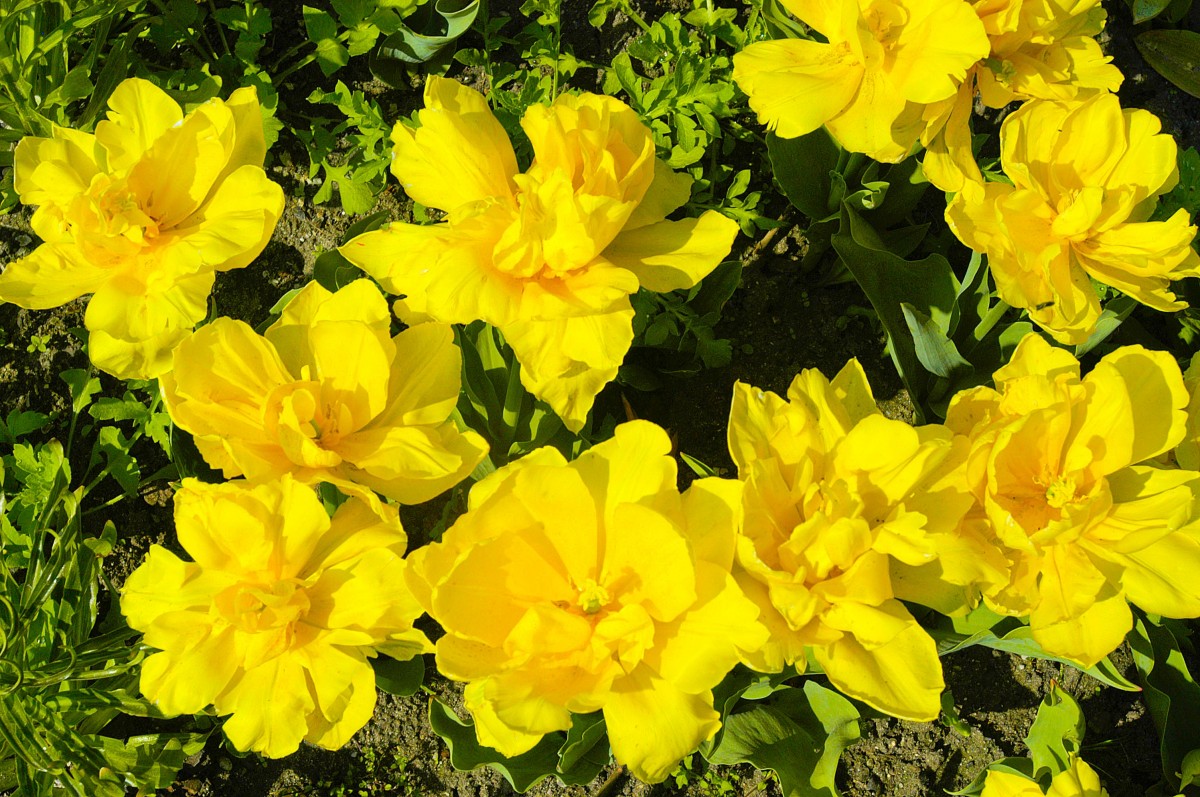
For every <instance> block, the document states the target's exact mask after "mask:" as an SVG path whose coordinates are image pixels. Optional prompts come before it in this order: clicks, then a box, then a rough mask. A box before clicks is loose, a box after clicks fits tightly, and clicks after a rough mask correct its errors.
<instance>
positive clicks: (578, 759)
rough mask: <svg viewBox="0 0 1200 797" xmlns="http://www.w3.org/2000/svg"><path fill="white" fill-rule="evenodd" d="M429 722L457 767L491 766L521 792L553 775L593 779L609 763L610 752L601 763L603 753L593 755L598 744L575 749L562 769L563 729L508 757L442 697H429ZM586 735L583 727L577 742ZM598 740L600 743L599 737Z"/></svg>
mask: <svg viewBox="0 0 1200 797" xmlns="http://www.w3.org/2000/svg"><path fill="white" fill-rule="evenodd" d="M429 725H430V727H432V728H433V730H434V732H435V733H436V734H437V735H438V736H440V737H442V739H443V740H445V742H446V746H447V747H449V748H450V763H451V764H453V765H454V768H455V769H458V770H463V771H467V770H474V769H479V768H481V767H491V768H492V769H494V770H496V771H497V772H499V773H500V774H501V775H502V776H503V777H504V779H505V780H506V781H508V783H509V785H510V786H512V787H513V788H514V789H516V790H517V792H518V793H521V794H524V793H525V792H526V791H528V790H529V789H530V788H532V787H533V786H534V784H536V783H538V782H539V781H541V780H543V779H544V778H547V777H549V776H551V775H553V776H555V777H557V778H558V779H559V780H560V781H562V782H563V783H564V784H565V785H567V786H578V785H581V784H584V783H591V782H592V781H593V780H595V778H596V775H598V774H599V773H600V770H601V769H602V768H603V767H604V763H607V756H604V758H605V761H604V763H599V764H598V763H597V761H596V759H598V758H600V756H593V755H591V753H592V752H594V750H595V747H591V748H588V749H587V750H583V751H577V750H572V755H573V757H572V764H573V766H572V767H571V768H569V769H568V770H566V771H563V770H561V769H560V768H559V762H560V750H561V749H562V748H563V747H564V745H566V744H567V736H566V735H565V734H562V733H548V734H546V736H545V737H544V738H543V739H542V740H541V741H540V742H538V743H537V745H535V746H534V748H533V749H532V750H530V751H529V752H527V753H522V754H521V755H519V756H515V757H513V758H506V757H504V756H503V755H501V754H500V753H499V752H498V751H496V750H493V749H492V748H490V747H485V746H484V745H481V744H480V743H479V740H478V739H477V738H476V737H475V725H474V723H473V722H471V721H470V720H467V721H463V720H461V719H459V718H458V716H457V715H456V714H455V713H454V712H453V711H452V710H451V709H450V708H449V707H448V706H447V705H446V704H444V703H442V702H441V701H440V700H430V701H429ZM585 736H586V734H585V733H584V732H583V731H582V730H581V732H580V735H579V741H577V742H576V745H579V744H584V743H585V742H584V737H585ZM596 742H597V746H598V740H596ZM563 757H564V758H565V755H564V756H563Z"/></svg>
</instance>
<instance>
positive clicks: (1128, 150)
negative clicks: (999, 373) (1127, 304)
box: [946, 94, 1200, 344]
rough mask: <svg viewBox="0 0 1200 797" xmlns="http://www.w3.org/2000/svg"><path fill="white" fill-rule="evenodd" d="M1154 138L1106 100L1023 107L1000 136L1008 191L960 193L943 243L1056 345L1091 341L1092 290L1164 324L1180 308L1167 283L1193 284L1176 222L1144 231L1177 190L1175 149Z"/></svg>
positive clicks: (1191, 259)
mask: <svg viewBox="0 0 1200 797" xmlns="http://www.w3.org/2000/svg"><path fill="white" fill-rule="evenodd" d="M1159 129H1160V124H1159V121H1158V118H1157V117H1156V116H1154V115H1153V114H1152V113H1150V112H1149V111H1143V110H1122V109H1121V106H1120V103H1119V102H1118V101H1117V98H1116V97H1115V96H1113V95H1111V94H1098V95H1096V96H1095V97H1093V98H1091V99H1089V100H1087V101H1084V102H1051V101H1048V100H1037V101H1033V102H1028V103H1026V104H1025V105H1023V106H1021V108H1020V109H1019V110H1017V111H1016V112H1015V113H1013V114H1012V115H1011V116H1009V117H1008V118H1007V119H1005V120H1004V124H1003V126H1002V127H1001V128H1000V147H1001V163H1002V164H1003V167H1004V173H1005V174H1006V175H1008V177H1009V178H1010V179H1011V180H1012V184H1011V185H1010V184H1008V183H999V182H996V183H987V184H985V185H982V186H978V185H974V184H971V185H968V186H967V187H966V188H964V190H963V191H961V192H959V193H958V194H956V195H955V197H954V199H953V200H952V201H951V203H950V205H949V207H948V208H947V209H946V220H947V221H948V222H949V223H950V228H951V229H952V230H953V231H954V234H955V235H957V236H958V238H959V239H960V240H961V241H962V242H963V243H965V244H966V245H967V246H969V247H971V248H972V249H974V250H976V251H978V252H984V253H986V254H987V256H988V265H989V267H990V268H991V272H992V276H993V277H994V279H995V281H996V288H997V290H998V292H999V294H1000V298H1002V299H1003V300H1004V301H1006V302H1008V303H1009V304H1011V305H1013V306H1015V307H1022V308H1025V309H1026V310H1027V311H1028V313H1029V317H1030V318H1031V319H1032V320H1033V321H1034V322H1035V323H1037V324H1038V325H1039V326H1041V327H1042V328H1043V329H1045V330H1046V331H1047V332H1049V333H1050V334H1051V335H1052V336H1053V337H1054V338H1055V340H1057V341H1059V342H1061V343H1073V344H1074V343H1082V342H1084V341H1086V340H1087V339H1088V336H1089V335H1091V333H1092V332H1093V331H1094V329H1095V327H1096V321H1097V320H1098V319H1099V317H1100V301H1099V298H1098V297H1097V295H1096V290H1095V288H1093V287H1092V284H1091V280H1093V279H1094V280H1096V281H1098V282H1101V283H1104V284H1105V285H1110V286H1112V287H1114V288H1116V289H1118V290H1120V291H1122V292H1124V293H1126V294H1128V295H1129V296H1131V297H1133V298H1134V299H1136V300H1137V301H1139V302H1141V303H1142V304H1145V305H1147V306H1149V307H1152V308H1154V309H1155V310H1160V311H1163V312H1171V311H1174V310H1179V309H1182V308H1183V307H1185V306H1186V305H1185V304H1184V303H1183V302H1180V301H1177V300H1176V298H1175V295H1174V294H1173V293H1172V292H1171V290H1170V283H1171V282H1172V281H1175V280H1180V279H1183V278H1184V277H1194V276H1200V255H1197V254H1196V251H1195V250H1193V249H1192V246H1191V244H1192V239H1193V238H1195V235H1196V227H1195V226H1193V225H1192V224H1191V223H1190V220H1189V218H1188V212H1187V210H1185V209H1182V208H1181V209H1180V210H1178V211H1177V212H1176V213H1175V215H1173V216H1171V218H1169V219H1167V220H1165V221H1147V219H1148V218H1149V216H1150V214H1151V213H1152V212H1153V210H1154V206H1155V204H1156V198H1157V197H1158V196H1159V195H1160V194H1163V193H1165V192H1167V191H1169V190H1171V188H1173V187H1174V185H1175V183H1176V182H1177V181H1178V174H1177V170H1176V160H1175V158H1176V146H1175V141H1174V139H1173V138H1171V137H1170V136H1168V135H1164V134H1160V133H1159Z"/></svg>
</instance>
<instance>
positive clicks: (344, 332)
mask: <svg viewBox="0 0 1200 797" xmlns="http://www.w3.org/2000/svg"><path fill="white" fill-rule="evenodd" d="M390 326H391V316H390V314H389V313H388V306H387V301H386V300H385V299H384V298H383V296H382V295H381V294H380V293H379V291H378V289H376V288H375V286H374V285H372V284H371V282H370V280H365V279H363V280H356V281H355V282H352V283H350V284H349V285H347V286H345V287H344V288H342V289H341V290H339V291H338V292H337V293H330V292H329V291H327V290H325V289H324V288H322V287H321V286H320V285H318V284H317V283H315V282H313V283H309V284H308V285H307V286H306V287H305V288H304V289H303V290H301V291H300V293H298V294H296V296H295V298H293V299H292V301H291V302H290V303H288V305H287V307H286V308H284V311H283V315H282V316H281V317H280V319H279V320H278V321H276V322H275V323H274V324H273V325H272V326H271V327H270V328H269V329H268V330H267V332H266V337H263V336H260V335H258V334H257V333H256V332H255V331H254V330H253V329H252V328H251V327H250V326H249V325H247V324H244V323H242V322H241V321H233V320H231V319H228V318H218V319H217V320H216V321H214V322H213V323H211V324H209V325H208V326H205V327H201V328H200V329H199V330H197V331H196V332H194V333H193V334H192V335H191V336H190V337H188V338H187V339H186V340H184V341H183V342H182V343H181V344H180V345H179V347H178V348H177V349H176V353H175V369H174V371H173V372H172V373H169V374H165V375H164V376H163V377H162V391H163V398H164V400H165V401H166V404H167V409H168V410H169V411H170V413H171V419H172V420H173V421H174V422H175V423H176V424H178V425H179V426H180V427H181V428H183V429H185V430H187V431H188V432H190V433H191V434H193V435H194V436H195V441H196V447H197V448H198V449H200V453H201V454H203V455H204V458H205V460H206V461H207V462H208V464H209V465H211V466H212V467H214V468H220V469H221V470H222V471H223V472H224V474H225V476H226V478H233V477H235V476H246V477H247V478H249V479H251V480H264V479H275V478H278V477H279V476H282V475H283V474H285V473H290V474H292V475H293V476H295V477H296V478H297V479H299V480H300V481H302V482H304V483H305V484H316V483H318V482H323V481H324V482H331V483H333V484H335V485H337V486H338V487H340V488H342V489H344V490H345V491H347V492H352V493H355V494H357V495H359V496H361V497H364V498H368V499H370V497H371V496H370V491H371V490H375V491H377V492H379V493H382V494H383V495H385V496H387V497H388V498H391V499H393V500H396V501H399V502H401V503H404V504H417V503H421V502H422V501H428V500H429V499H430V498H433V497H434V496H436V495H438V494H439V493H441V492H443V491H445V490H447V489H449V488H450V487H452V486H454V485H455V484H457V483H458V482H460V481H462V480H463V479H464V478H465V477H466V476H467V474H469V473H470V472H471V471H472V470H473V469H474V467H475V466H476V465H477V464H479V461H480V460H481V459H483V456H484V454H486V453H487V443H485V442H484V441H483V438H481V437H480V436H479V435H477V434H475V433H474V432H472V431H464V432H460V431H459V430H458V427H457V426H455V424H454V421H453V420H451V419H450V414H451V413H452V412H453V411H454V405H455V404H456V402H457V401H458V391H459V384H460V376H459V374H460V368H461V363H462V361H461V358H460V355H459V352H458V349H457V348H455V346H454V334H453V332H452V331H451V329H450V327H448V326H446V325H444V324H421V325H418V326H415V327H412V328H410V329H407V330H405V331H404V332H401V333H400V334H399V335H397V336H396V337H394V338H393V337H392V336H391V332H390ZM367 488H369V489H367Z"/></svg>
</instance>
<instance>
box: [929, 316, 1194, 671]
mask: <svg viewBox="0 0 1200 797" xmlns="http://www.w3.org/2000/svg"><path fill="white" fill-rule="evenodd" d="M995 381H996V389H995V390H993V389H992V388H984V387H981V388H975V389H973V390H968V391H965V392H963V393H959V394H958V395H957V396H955V397H954V400H953V401H952V402H951V404H950V410H949V415H948V416H947V419H946V424H947V426H949V427H950V428H951V429H953V430H954V431H956V432H958V433H960V434H963V435H967V436H969V438H970V440H971V453H970V456H969V459H968V468H967V474H966V479H967V484H968V486H969V488H970V489H971V491H972V492H973V493H974V495H975V498H976V500H977V502H978V503H979V505H980V506H982V507H983V510H984V511H985V512H986V514H987V517H988V519H989V520H990V522H991V528H992V532H993V533H994V535H995V538H996V544H997V545H998V546H999V547H1000V549H1001V550H1003V551H1004V553H1005V555H1006V557H1007V558H1008V560H1009V561H1010V563H1011V578H1010V580H1009V581H1008V583H1007V584H1004V585H1002V586H1000V587H998V588H995V589H991V590H987V591H985V594H984V598H985V600H986V601H987V603H988V605H989V606H990V607H991V608H992V609H994V610H995V611H998V612H1000V613H1002V614H1009V615H1014V616H1024V615H1029V624H1030V626H1031V628H1032V630H1033V637H1034V639H1036V640H1037V641H1038V642H1039V643H1040V644H1041V645H1042V647H1044V648H1045V649H1046V650H1048V651H1050V652H1051V653H1054V654H1055V655H1057V656H1062V657H1064V658H1068V659H1071V660H1072V661H1075V662H1078V663H1079V664H1081V665H1083V666H1085V667H1090V666H1092V665H1094V664H1096V663H1097V662H1098V661H1100V660H1101V659H1102V658H1104V657H1105V656H1106V655H1108V653H1110V652H1111V651H1112V650H1114V649H1115V648H1116V647H1117V646H1118V645H1120V644H1121V641H1122V640H1123V639H1124V638H1125V634H1126V632H1128V631H1129V629H1130V627H1131V626H1132V623H1133V619H1132V615H1131V613H1130V610H1129V606H1128V605H1127V603H1126V601H1127V600H1128V601H1130V602H1132V603H1135V604H1137V605H1138V606H1140V607H1141V608H1142V609H1144V610H1145V611H1147V612H1150V613H1152V614H1159V615H1163V616H1166V617H1197V616H1200V522H1197V521H1198V519H1200V504H1198V502H1197V499H1196V495H1197V490H1200V473H1197V472H1196V471H1189V470H1166V469H1161V468H1157V467H1150V466H1148V465H1144V464H1139V463H1146V462H1148V461H1149V460H1151V459H1153V458H1155V457H1158V456H1159V455H1161V454H1163V453H1164V452H1167V451H1169V450H1171V449H1172V448H1174V447H1175V446H1176V445H1177V444H1178V443H1179V441H1180V440H1181V439H1182V437H1183V435H1184V425H1185V422H1186V414H1185V412H1184V408H1185V407H1186V406H1187V403H1188V395H1187V391H1186V389H1185V388H1184V384H1183V377H1182V375H1181V374H1180V372H1179V366H1178V365H1176V363H1175V361H1174V360H1173V359H1171V357H1170V356H1169V355H1167V354H1166V353H1163V352H1152V351H1147V350H1146V349H1143V348H1141V347H1140V346H1126V347H1124V348H1121V349H1118V350H1117V351H1115V352H1113V353H1112V354H1109V355H1107V356H1105V357H1104V358H1103V359H1102V360H1101V361H1100V363H1099V364H1098V365H1097V366H1096V368H1095V369H1093V370H1092V372H1091V373H1089V374H1088V375H1087V376H1086V377H1084V378H1082V379H1080V376H1079V363H1078V361H1076V359H1075V358H1074V357H1073V356H1071V355H1070V354H1069V353H1068V352H1066V351H1064V350H1062V349H1056V348H1053V347H1052V346H1051V345H1050V344H1049V343H1047V342H1046V341H1045V340H1043V339H1042V338H1041V337H1040V336H1038V335H1034V334H1030V335H1026V336H1025V337H1024V338H1023V339H1022V340H1021V342H1020V344H1018V346H1017V349H1016V351H1015V352H1014V353H1013V357H1012V360H1011V361H1010V362H1009V364H1008V365H1006V366H1004V367H1003V368H1001V369H1000V370H999V371H997V372H996V374H995Z"/></svg>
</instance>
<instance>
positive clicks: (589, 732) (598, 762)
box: [558, 711, 612, 782]
mask: <svg viewBox="0 0 1200 797" xmlns="http://www.w3.org/2000/svg"><path fill="white" fill-rule="evenodd" d="M611 760H612V751H611V750H610V749H609V746H608V728H607V726H605V724H604V713H603V712H600V711H594V712H592V713H591V714H573V715H572V718H571V728H570V730H568V731H567V740H566V742H564V743H563V746H562V748H561V749H559V751H558V770H559V772H572V771H576V772H577V773H579V774H580V775H582V774H583V773H585V772H589V771H590V772H592V773H593V774H592V777H593V778H594V777H595V776H596V774H599V772H600V770H601V769H603V768H604V767H605V766H607V765H608V763H609V761H611ZM585 782H586V781H585Z"/></svg>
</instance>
